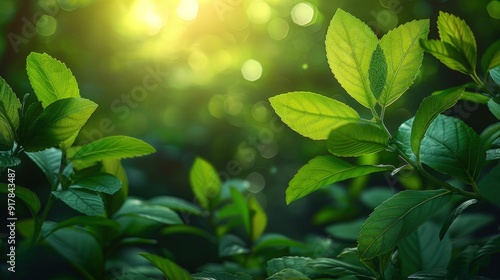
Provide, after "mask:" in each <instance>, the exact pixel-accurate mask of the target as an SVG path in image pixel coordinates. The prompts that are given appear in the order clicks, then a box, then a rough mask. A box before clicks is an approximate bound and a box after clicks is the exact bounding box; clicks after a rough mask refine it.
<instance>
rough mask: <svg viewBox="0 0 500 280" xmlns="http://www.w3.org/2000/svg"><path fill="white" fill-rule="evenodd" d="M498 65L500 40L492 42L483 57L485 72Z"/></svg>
mask: <svg viewBox="0 0 500 280" xmlns="http://www.w3.org/2000/svg"><path fill="white" fill-rule="evenodd" d="M497 66H500V40H496V41H495V42H494V43H493V44H491V45H490V46H489V47H488V49H486V51H485V52H484V54H483V57H482V59H481V68H483V72H485V73H486V72H487V71H488V70H490V69H492V68H495V67H497Z"/></svg>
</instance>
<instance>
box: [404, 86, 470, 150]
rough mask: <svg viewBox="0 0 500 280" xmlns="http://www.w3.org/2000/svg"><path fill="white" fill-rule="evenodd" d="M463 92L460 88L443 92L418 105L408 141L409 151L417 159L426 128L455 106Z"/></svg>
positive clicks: (427, 98)
mask: <svg viewBox="0 0 500 280" xmlns="http://www.w3.org/2000/svg"><path fill="white" fill-rule="evenodd" d="M463 92H464V89H463V88H462V87H459V88H453V89H450V90H444V91H442V92H437V93H436V94H433V95H431V96H428V97H426V98H425V99H424V100H423V101H422V103H420V107H419V108H418V110H417V112H416V113H415V118H414V120H413V125H412V127H411V139H410V143H411V149H412V150H413V152H414V153H415V155H416V156H417V158H419V157H420V143H421V142H422V139H423V138H424V135H425V132H426V131H427V128H428V127H429V126H430V125H431V123H432V121H433V120H434V119H435V118H436V117H437V116H438V115H439V114H440V113H442V112H444V111H446V109H448V108H451V107H452V106H453V105H455V103H457V101H458V100H459V99H460V96H461V95H462V93H463Z"/></svg>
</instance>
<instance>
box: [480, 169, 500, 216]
mask: <svg viewBox="0 0 500 280" xmlns="http://www.w3.org/2000/svg"><path fill="white" fill-rule="evenodd" d="M498 182H500V164H497V165H496V166H495V167H493V168H492V169H491V170H490V171H489V172H488V174H486V175H485V176H484V177H483V178H481V180H480V181H479V184H478V186H477V187H478V189H479V193H480V194H481V195H482V196H483V197H484V198H485V199H486V200H488V201H489V202H490V203H493V204H494V205H496V206H498V207H500V195H498V194H499V193H500V184H499V183H498Z"/></svg>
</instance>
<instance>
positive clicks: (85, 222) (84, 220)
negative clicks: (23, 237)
mask: <svg viewBox="0 0 500 280" xmlns="http://www.w3.org/2000/svg"><path fill="white" fill-rule="evenodd" d="M71 226H90V227H106V228H110V229H112V230H118V228H119V227H120V224H119V223H117V222H115V221H113V220H110V219H108V218H105V217H101V216H78V217H73V218H70V219H67V220H63V221H62V222H60V223H58V224H57V225H55V226H54V227H53V228H52V229H51V230H50V231H48V232H47V233H46V234H45V237H47V236H49V235H51V234H52V233H54V232H55V231H57V230H60V229H63V228H67V227H71Z"/></svg>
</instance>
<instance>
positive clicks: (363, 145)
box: [326, 123, 389, 157]
mask: <svg viewBox="0 0 500 280" xmlns="http://www.w3.org/2000/svg"><path fill="white" fill-rule="evenodd" d="M388 141H389V134H388V133H387V131H385V130H384V129H382V128H380V127H378V126H376V125H373V124H364V123H349V124H346V125H343V126H341V127H338V128H336V129H334V130H332V131H331V132H330V135H329V136H328V140H327V142H326V145H327V147H328V151H330V153H332V154H334V155H336V156H341V157H356V156H362V155H366V154H371V153H376V152H380V151H382V150H384V149H385V148H387V144H388Z"/></svg>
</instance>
